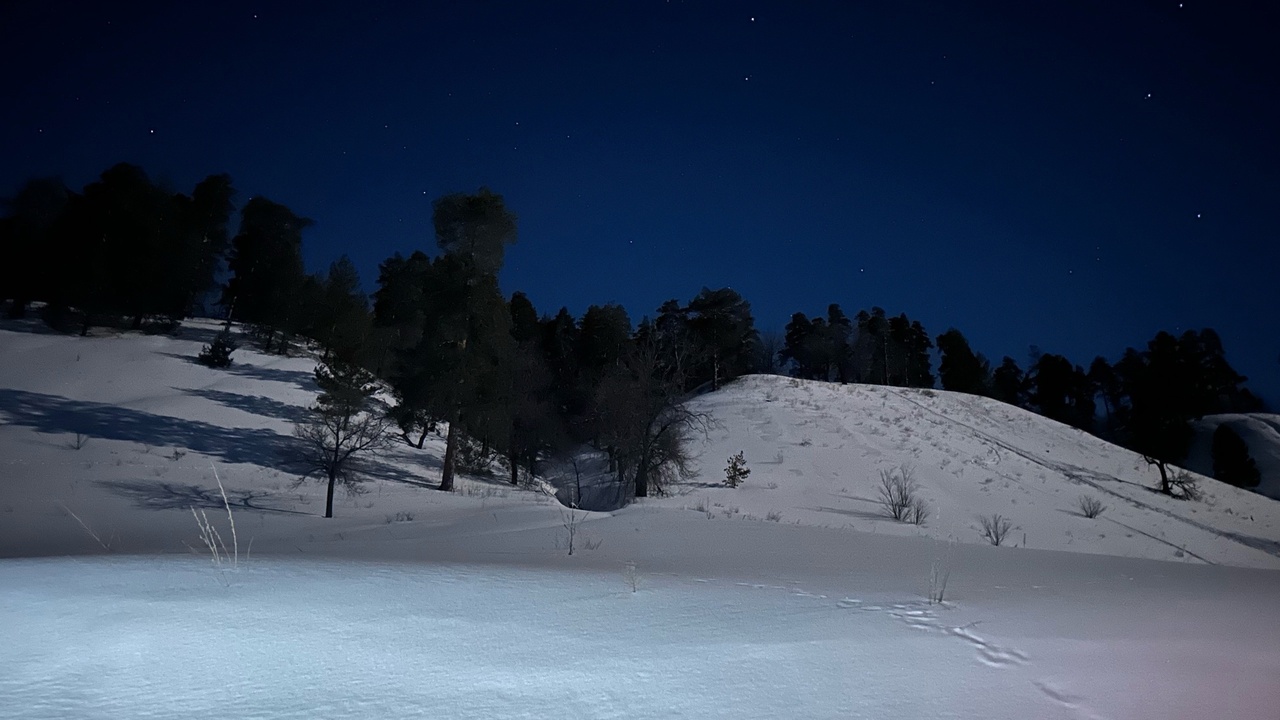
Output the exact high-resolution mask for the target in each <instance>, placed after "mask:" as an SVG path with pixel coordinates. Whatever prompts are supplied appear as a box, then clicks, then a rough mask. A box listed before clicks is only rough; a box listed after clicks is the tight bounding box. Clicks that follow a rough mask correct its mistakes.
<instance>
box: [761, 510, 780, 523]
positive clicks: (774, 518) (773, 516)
mask: <svg viewBox="0 0 1280 720" xmlns="http://www.w3.org/2000/svg"><path fill="white" fill-rule="evenodd" d="M764 519H765V520H768V521H769V522H782V511H780V510H770V511H769V512H767V513H765V514H764Z"/></svg>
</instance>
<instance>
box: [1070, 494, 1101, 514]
mask: <svg viewBox="0 0 1280 720" xmlns="http://www.w3.org/2000/svg"><path fill="white" fill-rule="evenodd" d="M1077 506H1078V507H1079V508H1080V514H1081V515H1084V516H1085V517H1087V518H1089V519H1093V518H1096V517H1098V516H1099V515H1101V514H1102V512H1103V511H1104V510H1106V509H1107V506H1106V505H1103V504H1102V501H1101V500H1099V499H1098V498H1096V497H1093V496H1092V495H1081V496H1080V501H1079V503H1077Z"/></svg>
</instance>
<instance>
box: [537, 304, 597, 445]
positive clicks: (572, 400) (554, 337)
mask: <svg viewBox="0 0 1280 720" xmlns="http://www.w3.org/2000/svg"><path fill="white" fill-rule="evenodd" d="M540 325H541V326H542V357H543V358H545V359H546V363H547V369H548V370H549V371H550V372H551V377H552V380H553V382H554V393H553V396H554V402H555V404H556V408H557V410H558V412H559V414H560V417H561V418H562V419H563V420H564V422H565V423H566V424H569V425H571V426H573V425H579V424H580V420H581V418H582V417H583V416H584V415H585V414H586V412H587V402H588V396H587V395H586V393H585V392H584V391H583V386H582V383H581V382H580V381H579V369H578V354H577V352H578V321H577V320H576V319H574V317H573V315H571V314H570V313H569V310H568V308H563V307H562V308H560V311H559V312H557V313H556V315H555V317H552V318H545V319H543V320H541V321H540Z"/></svg>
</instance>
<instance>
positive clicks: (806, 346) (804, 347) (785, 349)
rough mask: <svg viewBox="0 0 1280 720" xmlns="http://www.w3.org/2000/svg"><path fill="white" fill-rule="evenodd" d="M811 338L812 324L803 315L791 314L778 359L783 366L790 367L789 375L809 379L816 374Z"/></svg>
mask: <svg viewBox="0 0 1280 720" xmlns="http://www.w3.org/2000/svg"><path fill="white" fill-rule="evenodd" d="M812 337H813V322H812V321H811V320H809V318H808V317H806V316H805V314H804V313H795V314H793V315H792V316H791V320H790V321H789V322H788V323H787V327H786V329H785V331H784V335H783V342H782V350H780V351H779V352H778V358H779V359H780V360H781V361H782V363H783V365H784V366H785V365H790V366H791V374H792V375H794V376H796V377H798V378H811V377H813V376H814V375H815V374H816V369H815V362H814V358H813V352H812V351H813V346H812V340H811V338H812Z"/></svg>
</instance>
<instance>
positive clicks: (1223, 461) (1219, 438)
mask: <svg viewBox="0 0 1280 720" xmlns="http://www.w3.org/2000/svg"><path fill="white" fill-rule="evenodd" d="M1211 452H1212V454H1213V476H1214V477H1215V478H1217V479H1219V480H1221V481H1222V482H1224V483H1229V484H1231V485H1235V486H1236V487H1242V488H1253V487H1257V486H1258V483H1259V482H1261V480H1262V473H1261V472H1259V470H1258V465H1257V463H1255V462H1254V460H1253V458H1252V457H1250V456H1249V446H1248V445H1246V444H1245V442H1244V439H1243V438H1241V437H1240V434H1239V433H1237V432H1236V431H1235V429H1233V428H1232V427H1231V426H1230V425H1228V424H1227V423H1222V424H1221V425H1219V426H1218V428H1217V429H1216V430H1214V431H1213V444H1212V447H1211Z"/></svg>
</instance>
